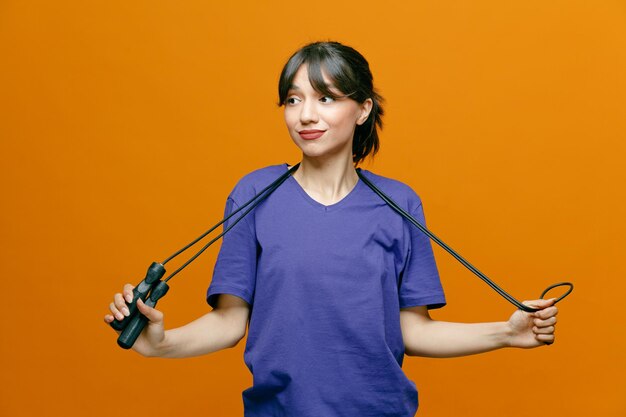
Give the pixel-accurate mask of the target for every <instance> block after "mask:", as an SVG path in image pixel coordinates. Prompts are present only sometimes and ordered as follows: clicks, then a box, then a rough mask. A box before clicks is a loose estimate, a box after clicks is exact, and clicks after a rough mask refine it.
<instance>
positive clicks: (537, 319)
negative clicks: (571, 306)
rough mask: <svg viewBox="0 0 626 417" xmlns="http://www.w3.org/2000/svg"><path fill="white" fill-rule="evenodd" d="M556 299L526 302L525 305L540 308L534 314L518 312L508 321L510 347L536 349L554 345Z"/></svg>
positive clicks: (556, 311)
mask: <svg viewBox="0 0 626 417" xmlns="http://www.w3.org/2000/svg"><path fill="white" fill-rule="evenodd" d="M555 300H556V299H555V298H551V299H549V300H532V301H524V303H523V304H525V305H527V306H529V307H534V308H539V309H541V310H539V311H537V312H534V313H527V312H525V311H522V310H517V311H516V312H515V313H513V315H511V318H510V319H509V321H508V323H507V324H508V326H509V329H510V331H511V334H510V339H509V345H510V346H512V347H519V348H526V349H528V348H534V347H538V346H543V345H551V344H552V343H554V326H555V325H556V315H557V314H558V309H557V308H556V306H554V305H553V304H554V301H555Z"/></svg>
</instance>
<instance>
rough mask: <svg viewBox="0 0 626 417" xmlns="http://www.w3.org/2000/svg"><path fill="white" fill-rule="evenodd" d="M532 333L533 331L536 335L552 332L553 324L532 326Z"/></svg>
mask: <svg viewBox="0 0 626 417" xmlns="http://www.w3.org/2000/svg"><path fill="white" fill-rule="evenodd" d="M533 333H535V334H536V335H539V334H554V326H548V327H536V326H535V327H533Z"/></svg>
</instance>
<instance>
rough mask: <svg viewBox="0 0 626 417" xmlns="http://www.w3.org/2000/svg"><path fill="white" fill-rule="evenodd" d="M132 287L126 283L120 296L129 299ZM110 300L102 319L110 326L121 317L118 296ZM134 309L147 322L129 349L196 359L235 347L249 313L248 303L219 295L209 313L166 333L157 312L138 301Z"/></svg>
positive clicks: (121, 299) (159, 313) (143, 353)
mask: <svg viewBox="0 0 626 417" xmlns="http://www.w3.org/2000/svg"><path fill="white" fill-rule="evenodd" d="M132 288H133V287H132V286H131V285H130V284H127V285H126V286H125V287H124V297H130V299H132ZM114 299H115V301H114V302H113V303H112V304H111V312H112V314H108V315H106V316H105V318H104V321H105V322H106V323H111V322H112V321H113V316H114V315H115V316H118V318H121V317H122V316H121V315H122V314H123V312H124V311H123V309H124V307H125V304H124V301H123V298H122V295H121V294H116V295H115V298H114ZM137 307H138V308H139V311H140V312H141V313H142V314H143V315H145V316H146V317H147V318H148V320H149V322H148V325H147V326H146V328H145V329H144V330H143V332H142V333H141V335H140V336H139V337H138V338H137V341H136V342H135V344H134V345H133V350H135V351H136V352H138V353H140V354H141V355H144V356H157V357H163V358H185V357H190V356H199V355H205V354H208V353H212V352H216V351H218V350H221V349H226V348H230V347H234V346H236V345H237V343H238V342H239V340H241V339H242V338H243V336H244V335H245V332H246V326H247V323H248V315H249V312H250V308H249V305H248V303H246V302H245V301H244V300H242V299H241V298H239V297H236V296H234V295H230V294H220V296H219V298H218V303H217V307H216V308H215V309H214V310H213V311H210V312H209V313H207V314H205V315H203V316H201V317H200V318H198V319H196V320H194V321H192V322H191V323H189V324H186V325H185V326H182V327H178V328H176V329H172V330H167V331H166V330H165V329H164V326H163V313H162V312H161V311H159V310H156V309H154V308H151V307H148V306H146V305H145V304H144V303H143V302H142V301H141V300H139V301H138V302H137Z"/></svg>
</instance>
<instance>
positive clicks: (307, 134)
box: [298, 129, 326, 140]
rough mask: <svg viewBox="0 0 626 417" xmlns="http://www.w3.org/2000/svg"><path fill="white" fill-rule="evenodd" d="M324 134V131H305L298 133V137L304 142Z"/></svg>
mask: <svg viewBox="0 0 626 417" xmlns="http://www.w3.org/2000/svg"><path fill="white" fill-rule="evenodd" d="M324 132H326V131H325V130H317V129H307V130H301V131H299V132H298V134H299V135H300V137H301V138H302V139H305V140H313V139H317V138H319V137H320V136H322V135H323V134H324Z"/></svg>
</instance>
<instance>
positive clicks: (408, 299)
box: [399, 203, 446, 309]
mask: <svg viewBox="0 0 626 417" xmlns="http://www.w3.org/2000/svg"><path fill="white" fill-rule="evenodd" d="M411 215H412V216H413V217H414V218H415V219H416V220H417V221H418V222H419V223H420V224H421V225H424V226H426V222H425V219H424V210H423V207H422V204H421V203H420V204H419V205H418V206H417V208H415V209H414V210H412V212H411ZM407 223H408V222H407ZM409 230H410V232H409V233H410V242H409V243H410V244H409V250H408V254H407V260H406V263H405V267H404V270H403V271H402V276H401V281H400V288H399V299H400V308H406V307H414V306H427V307H428V308H429V309H433V308H440V307H443V306H444V305H445V304H446V299H445V295H444V292H443V288H442V286H441V281H440V279H439V271H438V270H437V265H436V263H435V256H434V254H433V249H432V245H431V242H430V238H429V237H428V236H426V235H425V234H424V233H423V232H422V231H421V230H419V229H418V228H417V227H416V226H415V225H413V224H410V223H409Z"/></svg>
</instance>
